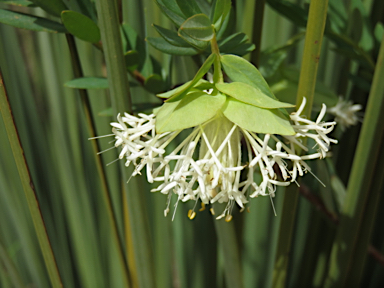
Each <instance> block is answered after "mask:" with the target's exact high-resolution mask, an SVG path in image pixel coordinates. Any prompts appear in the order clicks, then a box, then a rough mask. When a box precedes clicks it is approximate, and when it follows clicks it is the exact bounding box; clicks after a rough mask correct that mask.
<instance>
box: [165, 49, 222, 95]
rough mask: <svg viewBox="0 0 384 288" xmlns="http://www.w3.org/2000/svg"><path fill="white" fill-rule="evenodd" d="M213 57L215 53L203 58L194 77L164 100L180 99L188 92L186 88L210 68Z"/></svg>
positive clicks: (191, 85) (190, 86) (192, 84)
mask: <svg viewBox="0 0 384 288" xmlns="http://www.w3.org/2000/svg"><path fill="white" fill-rule="evenodd" d="M215 59H216V54H211V55H209V57H208V58H207V60H205V62H204V63H203V65H202V66H201V67H200V69H199V71H197V73H196V75H195V77H193V79H192V81H190V82H188V83H189V84H188V85H185V86H184V88H183V89H180V90H179V91H178V92H176V93H175V94H173V95H172V97H170V98H169V99H168V100H166V102H169V101H177V100H180V99H181V98H182V97H183V96H184V95H185V94H186V93H187V92H188V90H189V89H190V88H192V87H193V86H195V84H196V83H197V82H198V81H199V80H200V79H201V78H203V76H204V75H205V74H206V73H207V72H208V71H209V68H211V66H212V64H213V61H215Z"/></svg>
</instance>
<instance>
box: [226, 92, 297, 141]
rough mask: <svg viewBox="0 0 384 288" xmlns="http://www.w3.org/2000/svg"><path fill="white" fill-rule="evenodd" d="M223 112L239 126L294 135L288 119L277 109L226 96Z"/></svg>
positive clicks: (263, 131)
mask: <svg viewBox="0 0 384 288" xmlns="http://www.w3.org/2000/svg"><path fill="white" fill-rule="evenodd" d="M223 114H224V116H225V117H227V118H228V120H230V121H232V122H233V123H235V124H237V125H239V126H240V127H241V128H243V129H245V130H248V131H252V132H256V133H265V134H279V135H294V134H295V131H294V130H293V128H292V126H291V124H290V122H289V120H288V119H287V118H286V117H285V116H284V115H283V114H282V113H281V112H280V111H279V110H278V109H273V110H270V109H263V108H259V107H255V106H252V105H248V104H245V103H243V102H240V101H238V100H236V99H233V98H228V99H227V102H226V104H225V105H224V109H223Z"/></svg>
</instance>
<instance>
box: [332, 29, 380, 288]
mask: <svg viewBox="0 0 384 288" xmlns="http://www.w3.org/2000/svg"><path fill="white" fill-rule="evenodd" d="M383 78H384V36H383V38H382V41H381V46H380V52H379V57H378V61H377V64H376V69H375V73H374V76H373V82H372V87H371V91H370V94H369V98H368V104H367V109H366V112H365V115H367V117H366V119H365V121H364V122H363V126H362V129H361V132H360V136H359V141H358V144H357V149H356V152H355V157H354V160H353V165H352V171H351V175H350V177H349V182H348V186H347V194H346V198H345V202H344V206H343V209H342V215H341V218H340V228H339V229H338V231H337V235H336V240H335V242H334V244H333V247H332V252H331V260H330V268H329V273H328V278H327V281H326V285H325V287H344V285H346V283H348V281H349V280H348V277H349V273H352V272H353V270H350V269H351V267H353V261H354V257H355V256H356V253H357V252H358V251H357V250H356V249H357V247H358V246H359V245H358V244H359V241H358V240H359V235H360V233H361V232H362V231H364V227H363V226H364V225H367V223H364V222H363V220H362V219H363V216H364V215H365V213H367V211H369V210H374V209H375V205H376V203H375V201H370V199H374V198H375V195H376V194H377V193H380V190H377V189H376V190H374V189H372V188H373V186H374V185H375V182H376V181H377V179H375V178H374V176H375V173H374V167H375V166H376V165H380V161H379V160H378V156H379V151H380V148H381V146H380V139H383V136H384V135H383V134H384V131H383V129H382V125H381V123H383V121H384V114H383V113H382V111H383V109H384V82H383V81H382V79H383ZM370 188H371V189H370ZM367 209H368V210H367ZM371 217H373V216H371ZM372 221H374V219H371V222H372ZM371 224H372V223H369V225H371ZM360 241H361V240H360ZM361 268H362V267H360V269H361ZM355 285H358V283H355Z"/></svg>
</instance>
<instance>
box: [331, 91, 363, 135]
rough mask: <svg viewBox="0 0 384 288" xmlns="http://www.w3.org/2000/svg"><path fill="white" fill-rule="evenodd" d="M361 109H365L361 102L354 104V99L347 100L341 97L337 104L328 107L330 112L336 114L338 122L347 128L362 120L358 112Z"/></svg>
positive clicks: (343, 127)
mask: <svg viewBox="0 0 384 288" xmlns="http://www.w3.org/2000/svg"><path fill="white" fill-rule="evenodd" d="M361 109H363V106H361V105H360V104H353V103H352V101H346V100H344V99H343V98H342V97H340V98H339V101H338V102H337V104H336V105H335V106H333V107H331V108H329V109H328V113H330V114H333V115H335V116H336V118H335V120H336V122H337V123H338V124H340V126H341V128H342V129H343V130H345V129H346V128H348V127H349V126H352V125H356V124H357V123H358V122H359V121H361V118H360V117H359V115H358V113H357V112H358V111H360V110H361Z"/></svg>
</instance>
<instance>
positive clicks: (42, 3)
mask: <svg viewBox="0 0 384 288" xmlns="http://www.w3.org/2000/svg"><path fill="white" fill-rule="evenodd" d="M31 1H32V2H33V3H34V4H36V5H37V6H39V7H41V8H42V9H43V10H45V11H47V12H48V13H49V14H52V15H54V16H57V17H60V15H61V11H63V10H67V6H65V4H64V3H63V1H61V0H31Z"/></svg>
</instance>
